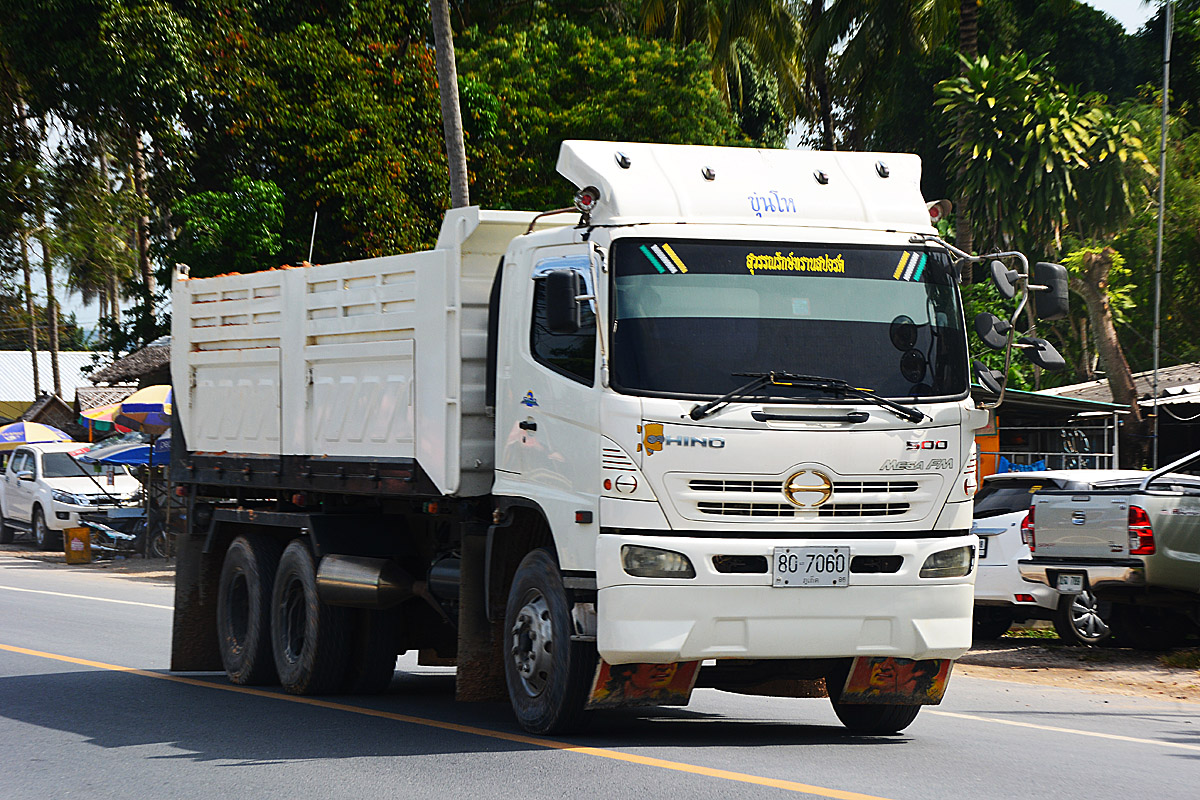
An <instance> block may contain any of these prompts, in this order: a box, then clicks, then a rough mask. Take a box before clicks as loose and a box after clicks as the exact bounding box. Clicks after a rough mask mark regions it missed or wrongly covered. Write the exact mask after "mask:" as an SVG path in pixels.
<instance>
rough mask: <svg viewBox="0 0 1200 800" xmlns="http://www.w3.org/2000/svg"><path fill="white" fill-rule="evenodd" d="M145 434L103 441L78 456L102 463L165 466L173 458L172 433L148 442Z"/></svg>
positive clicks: (82, 459) (85, 459)
mask: <svg viewBox="0 0 1200 800" xmlns="http://www.w3.org/2000/svg"><path fill="white" fill-rule="evenodd" d="M145 439H146V437H145V435H144V434H137V433H135V434H130V435H127V436H121V437H116V438H111V439H108V440H106V441H104V442H101V443H99V444H97V445H95V446H93V447H91V448H90V449H89V450H87V451H86V452H84V453H81V454H79V455H78V456H77V457H78V459H79V460H80V461H90V462H98V463H101V464H125V465H127V466H137V465H144V464H150V465H151V466H164V465H166V464H167V463H169V462H170V460H171V434H170V433H169V432H168V433H167V434H166V435H164V436H159V437H158V438H156V439H155V440H154V441H153V442H147V441H146V440H145Z"/></svg>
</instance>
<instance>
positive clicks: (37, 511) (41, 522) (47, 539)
mask: <svg viewBox="0 0 1200 800" xmlns="http://www.w3.org/2000/svg"><path fill="white" fill-rule="evenodd" d="M31 527H32V528H33V541H34V542H36V543H37V546H38V549H39V550H59V549H61V548H62V533H61V532H60V531H52V530H50V527H49V526H48V525H46V515H45V514H44V513H42V509H41V507H40V506H35V507H34V509H33V520H32V523H31Z"/></svg>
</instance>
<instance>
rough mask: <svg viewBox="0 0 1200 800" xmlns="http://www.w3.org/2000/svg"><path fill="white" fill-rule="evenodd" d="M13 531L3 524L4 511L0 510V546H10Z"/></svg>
mask: <svg viewBox="0 0 1200 800" xmlns="http://www.w3.org/2000/svg"><path fill="white" fill-rule="evenodd" d="M15 533H16V532H15V531H14V530H13V529H12V528H10V527H8V525H7V524H6V523H5V522H4V509H3V508H0V544H12V540H13V536H14V535H15Z"/></svg>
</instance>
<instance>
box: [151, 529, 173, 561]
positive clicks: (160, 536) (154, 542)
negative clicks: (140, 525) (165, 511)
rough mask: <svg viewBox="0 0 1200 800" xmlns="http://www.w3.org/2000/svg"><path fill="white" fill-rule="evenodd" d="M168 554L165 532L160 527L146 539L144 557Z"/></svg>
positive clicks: (159, 556) (157, 556)
mask: <svg viewBox="0 0 1200 800" xmlns="http://www.w3.org/2000/svg"><path fill="white" fill-rule="evenodd" d="M170 555H171V551H170V549H169V547H168V545H167V532H166V530H165V529H162V528H160V529H159V530H158V531H156V532H155V533H154V534H153V535H152V536H151V537H150V538H149V539H148V540H147V541H146V558H168V557H169V556H170Z"/></svg>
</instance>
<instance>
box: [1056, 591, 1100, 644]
mask: <svg viewBox="0 0 1200 800" xmlns="http://www.w3.org/2000/svg"><path fill="white" fill-rule="evenodd" d="M1112 613H1113V611H1112V603H1108V602H1106V601H1102V600H1097V599H1096V595H1094V594H1092V593H1091V592H1088V591H1083V592H1080V593H1079V594H1064V595H1063V596H1062V597H1061V598H1059V601H1058V608H1057V609H1056V610H1055V612H1054V631H1055V633H1057V634H1058V638H1060V639H1062V640H1063V642H1065V643H1066V644H1072V645H1084V646H1093V647H1094V646H1095V645H1098V644H1102V643H1104V642H1106V641H1108V640H1109V639H1110V638H1112V629H1111V628H1110V627H1109V624H1108V623H1109V621H1110V619H1111V617H1112Z"/></svg>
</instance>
